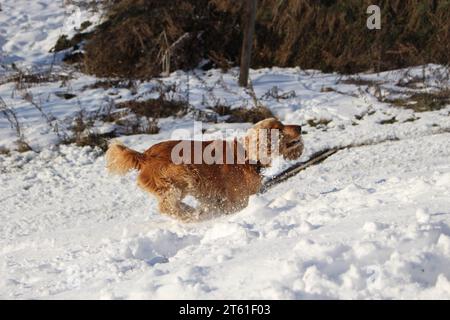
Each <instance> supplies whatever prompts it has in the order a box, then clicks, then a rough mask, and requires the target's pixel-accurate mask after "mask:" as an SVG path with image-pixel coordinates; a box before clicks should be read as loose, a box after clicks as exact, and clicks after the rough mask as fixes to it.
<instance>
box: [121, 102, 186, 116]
mask: <svg viewBox="0 0 450 320" xmlns="http://www.w3.org/2000/svg"><path fill="white" fill-rule="evenodd" d="M116 107H117V108H118V109H122V108H127V109H129V110H131V111H132V112H133V113H135V114H137V115H139V116H143V117H148V118H166V117H171V116H174V117H182V116H183V115H185V114H186V113H187V110H188V107H187V104H186V103H185V102H184V101H176V100H164V99H147V100H144V101H135V100H131V101H126V102H121V103H118V104H117V106H116Z"/></svg>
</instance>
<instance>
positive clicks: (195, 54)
mask: <svg viewBox="0 0 450 320" xmlns="http://www.w3.org/2000/svg"><path fill="white" fill-rule="evenodd" d="M112 3H113V4H112V5H111V6H110V7H109V9H108V20H107V21H106V22H105V23H104V24H102V25H101V26H100V27H98V28H97V30H96V31H95V32H94V34H93V36H92V38H91V40H90V41H88V44H87V46H86V57H85V58H84V63H85V68H86V70H87V71H88V72H91V73H94V74H96V75H100V76H121V77H131V78H149V77H152V76H155V75H159V74H160V73H161V72H162V71H163V68H162V64H161V60H162V56H163V55H164V53H166V52H167V50H168V49H169V48H172V49H173V50H172V49H171V50H170V51H171V59H170V70H175V69H189V68H192V67H194V66H196V65H197V64H198V63H199V62H200V61H201V60H202V59H203V58H207V59H210V61H212V64H210V66H214V65H215V66H219V67H224V68H228V67H229V66H230V65H233V64H236V62H237V61H239V59H238V58H239V54H240V47H241V33H242V32H241V31H242V28H241V21H240V12H241V11H242V8H241V5H242V1H236V0H212V1H207V0H191V1H186V0H173V1H165V0H116V1H113V2H112ZM370 4H372V3H371V1H369V0H349V1H345V2H344V1H334V0H286V1H278V0H261V1H259V7H258V12H257V25H256V36H255V41H254V50H253V52H254V54H253V57H252V67H265V66H273V65H277V66H281V67H288V66H300V67H302V68H314V69H321V70H324V71H339V72H343V73H354V72H359V71H366V70H375V71H381V70H388V69H397V68H400V67H405V66H411V65H419V64H424V63H429V62H435V63H441V64H448V63H449V61H450V41H449V39H450V0H440V1H421V0H380V1H378V3H377V4H378V5H379V6H380V7H381V11H382V15H381V16H382V29H381V30H378V31H375V30H368V29H367V27H366V19H367V14H366V13H365V11H366V9H367V7H368V6H369V5H370ZM182 39H183V41H181V40H182ZM177 41H178V42H177Z"/></svg>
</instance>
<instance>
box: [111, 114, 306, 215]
mask: <svg viewBox="0 0 450 320" xmlns="http://www.w3.org/2000/svg"><path fill="white" fill-rule="evenodd" d="M269 131H270V132H275V133H277V134H275V135H272V134H266V135H264V134H261V133H262V132H263V133H264V132H269ZM195 144H197V147H198V150H199V152H200V154H202V155H203V156H204V155H205V152H206V153H208V152H207V151H210V152H209V153H208V154H209V155H210V156H212V157H213V158H217V156H218V155H220V156H222V158H226V159H227V160H231V163H230V161H216V162H214V163H211V161H209V162H208V161H206V160H207V159H204V160H205V161H201V162H200V163H199V162H198V161H197V162H196V161H195V152H193V153H192V152H191V151H192V150H194V149H195V148H196V145H195ZM263 145H264V147H265V151H266V152H265V153H263V155H261V154H262V152H260V151H261V150H262V149H263V148H262V146H263ZM180 146H183V147H185V148H186V147H187V151H186V149H183V150H182V152H179V153H177V152H175V154H176V155H178V156H181V157H182V158H183V159H184V160H185V161H184V162H179V159H175V160H176V161H174V150H178V149H180ZM252 146H253V147H252ZM274 146H275V147H274ZM302 153H303V140H302V136H301V127H300V126H298V125H284V124H283V123H282V122H281V121H279V120H277V119H275V118H269V119H265V120H262V121H260V122H258V123H256V124H255V125H254V126H253V127H252V128H251V129H250V130H248V131H247V134H246V136H245V138H244V141H243V142H240V141H238V140H237V139H234V140H233V141H231V142H230V141H223V140H213V141H191V140H172V141H164V142H161V143H158V144H155V145H153V146H152V147H150V148H149V149H147V150H146V151H145V152H143V153H140V152H137V151H134V150H132V149H129V148H127V147H126V146H124V145H122V144H120V143H112V144H111V145H110V146H109V148H108V150H107V152H106V161H107V169H108V171H109V172H111V173H114V174H119V175H124V174H126V173H127V172H128V171H130V170H132V169H136V170H138V171H139V175H138V178H137V183H138V186H139V187H141V188H142V189H144V190H146V191H148V192H149V193H151V194H153V195H154V196H156V198H157V200H158V202H159V210H160V212H161V213H162V214H166V215H168V216H171V217H173V218H176V219H178V220H180V221H183V222H194V221H200V220H204V219H207V218H210V217H212V216H214V215H216V214H230V213H234V212H237V211H239V210H241V209H243V208H245V207H246V206H247V205H248V201H249V197H250V196H251V195H253V194H256V193H258V192H259V190H260V188H261V187H262V175H261V169H262V168H264V167H268V166H270V165H271V162H272V160H273V158H274V157H275V156H277V155H281V156H283V157H284V158H285V159H289V160H294V159H297V158H299V157H300V156H301V154H302ZM175 158H176V157H175ZM186 160H187V161H186ZM219 160H220V159H219ZM188 195H190V196H193V197H194V198H195V199H196V200H197V202H198V205H197V208H194V207H192V206H189V205H187V204H186V203H184V202H183V199H184V198H185V197H186V196H188Z"/></svg>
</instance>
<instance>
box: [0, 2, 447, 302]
mask: <svg viewBox="0 0 450 320" xmlns="http://www.w3.org/2000/svg"><path fill="white" fill-rule="evenodd" d="M68 3H69V2H68ZM99 17H100V14H99V13H98V12H90V11H86V10H80V9H77V7H76V6H74V5H72V4H70V3H69V4H63V3H62V2H56V1H44V0H41V1H35V2H33V4H32V5H30V2H29V1H25V0H24V1H22V0H15V1H12V0H5V1H2V11H0V31H1V32H0V59H1V61H0V65H1V67H0V76H1V77H2V79H0V80H4V81H0V96H1V98H2V100H3V101H4V102H5V103H6V105H7V106H8V107H9V108H10V110H12V111H13V112H14V113H15V114H16V115H17V118H18V121H19V122H20V124H21V126H22V133H23V135H24V138H25V140H26V142H27V143H28V144H29V145H30V146H31V147H32V149H33V150H34V151H28V152H25V153H18V152H16V151H14V150H15V148H16V147H17V144H16V140H17V139H18V137H17V135H16V131H15V130H14V128H11V125H10V122H9V121H8V120H7V118H6V117H5V116H4V115H3V114H1V113H0V148H3V149H4V150H6V149H7V150H10V153H9V154H3V155H2V154H0V298H7V299H17V298H19V299H24V298H45V299H47V298H49V299H52V298H73V299H77V298H96V299H97V298H102V299H112V298H118V299H133V298H139V299H142V298H189V299H196V298H206V299H212V298H226V299H228V298H250V299H253V298H267V299H277V298H283V299H308V298H313V299H322V298H342V299H353V298H362V299H381V298H401V299H406V298H413V299H417V298H418V299H429V298H439V299H449V298H450V269H449V267H448V266H449V265H450V264H449V263H450V105H447V106H444V107H443V108H442V109H440V110H437V111H432V112H414V110H412V109H408V108H402V107H395V106H393V105H391V104H390V103H388V102H386V101H384V102H383V100H385V99H383V98H389V99H395V98H401V97H405V95H411V94H412V93H417V92H419V93H423V92H434V91H436V90H440V89H442V88H446V87H447V88H448V86H449V83H448V78H446V76H445V75H448V69H446V68H444V67H442V66H437V65H427V66H423V67H415V68H409V69H404V70H396V71H391V72H384V73H379V74H360V75H355V76H352V77H348V76H347V77H342V76H340V75H338V74H324V73H320V72H318V71H313V70H300V69H298V68H290V69H280V68H271V69H260V70H252V72H251V79H252V83H253V87H254V91H255V94H256V96H257V97H258V98H259V100H260V102H261V103H262V104H264V105H266V106H267V107H269V108H270V109H271V111H272V112H273V113H274V114H275V115H276V116H277V117H279V118H280V119H281V120H282V121H284V122H288V123H298V124H302V125H303V129H304V131H305V135H304V141H305V146H306V151H305V154H304V155H303V156H302V159H301V160H305V159H307V158H308V157H309V156H310V155H311V154H312V153H313V152H316V151H319V150H323V149H325V148H327V147H340V146H347V145H351V144H362V143H364V144H373V145H368V146H364V147H358V148H352V149H347V150H343V151H339V152H338V153H337V154H335V155H333V156H332V157H330V158H329V159H327V160H326V161H325V162H323V163H321V164H320V165H317V166H315V167H311V168H308V169H307V170H305V171H303V172H302V173H300V174H299V175H297V176H295V177H293V178H292V179H290V180H289V181H287V182H285V183H282V184H280V185H278V186H276V187H274V188H273V189H271V190H269V192H267V193H265V194H262V195H255V196H253V197H252V198H251V201H250V205H249V206H248V207H247V208H246V209H244V210H242V211H241V212H239V213H236V214H234V215H230V216H225V217H220V218H217V219H214V220H210V221H206V222H202V223H197V224H182V223H179V222H176V221H173V220H171V219H170V218H167V217H164V216H161V215H159V213H158V210H157V207H156V201H155V199H153V198H151V197H150V196H149V195H148V194H146V193H144V192H143V191H141V190H140V189H138V188H137V186H136V185H135V176H136V173H131V174H130V175H128V176H126V177H120V178H118V177H111V176H108V175H107V173H106V170H105V168H104V167H105V160H104V156H103V155H102V153H101V152H100V150H98V149H93V148H91V147H76V146H74V145H58V143H59V141H58V135H57V134H56V133H55V130H54V128H52V127H51V126H50V125H49V122H48V119H46V118H45V117H44V116H43V114H42V112H41V111H40V110H39V109H38V108H36V107H35V106H33V104H32V103H30V99H29V97H30V96H31V97H32V101H34V102H35V103H37V104H38V105H39V106H40V107H42V110H44V111H45V114H46V115H47V116H48V115H51V116H53V117H55V120H53V124H55V123H56V124H58V127H59V128H60V129H61V130H63V129H64V128H65V127H64V126H65V125H67V124H70V121H72V120H73V118H74V116H75V115H76V114H77V113H79V112H80V110H85V111H86V112H89V111H96V110H98V108H99V107H101V106H104V105H107V104H109V103H110V102H111V101H114V102H116V103H117V102H121V101H126V100H132V99H145V98H151V97H156V96H157V93H154V92H153V93H151V89H152V88H154V87H157V86H160V85H161V84H160V83H159V82H158V81H152V82H139V83H137V84H136V88H133V89H129V88H128V89H127V88H117V87H115V88H109V89H108V88H107V89H103V88H95V89H93V88H89V87H88V86H89V85H92V84H94V83H95V82H97V81H98V80H99V79H97V78H95V77H92V76H88V75H84V74H81V73H78V72H75V71H73V70H71V69H70V68H67V67H65V66H63V65H62V64H61V62H60V59H61V58H62V54H63V53H61V54H58V55H56V56H55V57H53V54H52V53H49V50H50V49H51V47H52V46H53V45H54V43H55V41H56V39H57V38H58V36H59V35H61V34H69V35H70V34H73V32H74V28H78V27H79V24H80V23H82V22H83V21H85V20H88V19H90V21H92V22H94V23H95V22H96V21H97V22H98V19H99ZM96 19H97V20H96ZM13 62H14V63H15V64H16V65H17V66H18V67H19V68H22V69H23V70H25V69H30V68H37V69H38V70H47V69H48V68H49V66H50V65H53V64H54V65H53V70H54V72H55V73H58V74H60V75H61V74H65V75H68V76H70V79H68V80H65V81H62V80H59V81H54V82H44V83H38V84H33V85H31V86H29V87H26V88H23V87H19V88H18V87H17V84H16V83H14V82H9V81H6V79H9V77H10V76H12V75H14V70H13V69H12V68H11V63H13ZM348 79H352V81H346V80H348ZM417 79H419V80H420V81H417ZM161 81H162V82H163V83H165V84H176V87H177V92H176V93H175V94H174V95H175V97H177V98H181V99H185V98H186V95H187V91H188V89H189V102H190V104H191V105H192V106H193V108H195V109H198V110H203V111H207V108H208V105H214V104H215V103H217V102H218V101H220V103H222V104H226V105H230V106H232V107H239V106H243V105H244V106H245V105H248V106H252V104H253V99H252V97H251V92H248V91H245V90H242V89H241V88H239V87H238V86H237V70H236V69H232V70H230V71H229V72H228V73H225V74H223V73H221V72H220V71H219V70H210V71H207V72H203V71H200V70H198V71H195V74H193V73H191V74H189V75H187V74H185V73H183V72H174V73H172V74H171V75H170V76H169V77H167V78H164V79H161ZM188 81H189V82H188ZM405 81H406V82H408V81H411V83H410V84H414V86H412V85H407V86H405ZM407 84H408V83H407ZM274 88H275V89H274ZM277 90H278V93H277V92H276V91H277ZM61 92H63V93H70V94H73V95H75V97H74V98H72V99H64V98H63V97H62V96H61V95H60V94H58V93H61ZM277 96H278V97H277ZM27 97H28V98H27ZM219 120H220V119H219ZM193 121H194V114H192V113H189V114H187V115H186V116H184V117H182V118H166V119H161V120H160V122H159V126H160V127H161V131H160V132H159V133H158V134H155V135H143V134H142V135H133V136H126V137H120V140H122V141H123V142H124V143H126V144H127V145H129V146H131V147H133V148H135V149H137V150H144V149H146V148H148V147H149V146H150V145H152V144H154V143H157V142H159V141H162V140H166V139H169V138H170V137H171V136H172V134H173V132H174V130H176V129H188V130H192V127H193ZM203 126H204V128H205V129H206V134H207V137H208V136H211V135H214V134H217V133H219V132H225V130H226V129H246V128H248V127H249V126H250V124H248V123H233V124H231V123H220V122H219V123H204V124H203ZM94 129H95V130H97V131H98V132H100V133H104V132H108V130H112V129H114V126H113V125H112V124H111V123H104V122H101V121H97V122H96V123H95V126H94ZM207 137H206V138H207ZM386 140H391V141H388V142H383V141H386ZM392 140H396V141H392ZM288 165H289V163H286V162H284V163H282V167H281V168H284V167H286V166H288ZM281 168H280V167H278V168H276V169H273V170H268V171H266V172H265V174H266V175H270V174H273V173H276V171H277V170H280V169H281Z"/></svg>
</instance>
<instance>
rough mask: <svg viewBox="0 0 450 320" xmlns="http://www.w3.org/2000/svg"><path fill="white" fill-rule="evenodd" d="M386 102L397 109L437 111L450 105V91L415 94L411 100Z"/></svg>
mask: <svg viewBox="0 0 450 320" xmlns="http://www.w3.org/2000/svg"><path fill="white" fill-rule="evenodd" d="M385 102H388V103H390V104H392V105H393V106H396V107H402V108H407V109H412V110H414V111H415V112H426V111H436V110H440V109H442V108H444V107H446V106H448V105H450V89H443V90H440V91H437V92H423V93H414V94H413V95H412V96H410V97H409V98H404V99H394V100H386V101H385Z"/></svg>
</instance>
